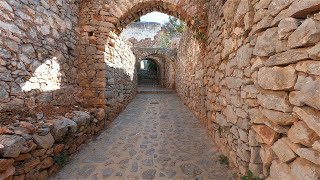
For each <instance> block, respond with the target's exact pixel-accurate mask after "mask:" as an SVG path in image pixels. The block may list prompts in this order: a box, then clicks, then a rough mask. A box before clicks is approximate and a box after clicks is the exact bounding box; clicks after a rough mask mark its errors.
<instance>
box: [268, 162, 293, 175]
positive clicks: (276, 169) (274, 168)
mask: <svg viewBox="0 0 320 180" xmlns="http://www.w3.org/2000/svg"><path fill="white" fill-rule="evenodd" d="M270 179H281V180H292V176H291V170H290V167H289V166H288V164H287V163H283V162H281V161H279V160H273V161H272V164H271V167H270Z"/></svg>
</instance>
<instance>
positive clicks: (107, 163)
mask: <svg viewBox="0 0 320 180" xmlns="http://www.w3.org/2000/svg"><path fill="white" fill-rule="evenodd" d="M169 92H170V91H169ZM75 178H76V179H198V180H200V179H225V180H227V179H235V178H234V177H233V172H232V171H230V170H229V169H228V167H227V166H226V165H221V164H220V163H219V152H218V151H217V149H216V148H215V146H214V145H212V143H211V140H210V138H209V137H207V132H206V130H205V128H203V127H202V126H201V124H200V122H199V121H198V120H197V119H196V118H195V117H194V116H193V115H192V113H191V111H190V110H188V108H187V107H186V106H185V105H183V103H182V102H181V100H180V99H179V97H178V96H177V95H176V94H174V93H168V92H167V93H165V92H164V91H162V93H157V94H156V93H152V94H149V93H144V94H138V95H137V97H136V98H135V99H134V100H133V101H132V102H131V103H130V104H129V105H128V107H127V108H126V109H125V110H124V111H123V112H122V113H121V114H120V115H119V116H118V117H117V118H116V120H115V121H114V122H113V123H112V125H111V127H110V128H108V129H107V130H105V131H103V132H102V133H101V135H100V136H98V137H97V139H96V140H94V141H93V142H90V143H89V144H85V147H84V148H83V149H82V150H81V151H79V152H78V153H76V154H75V155H74V156H73V157H72V158H71V160H70V162H68V164H67V165H66V166H65V167H63V168H62V169H61V171H60V172H59V173H58V174H56V176H55V177H53V178H52V179H75Z"/></svg>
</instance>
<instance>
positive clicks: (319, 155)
mask: <svg viewBox="0 0 320 180" xmlns="http://www.w3.org/2000/svg"><path fill="white" fill-rule="evenodd" d="M297 154H298V155H299V156H300V157H302V158H304V159H307V160H309V161H311V162H313V163H315V164H317V165H320V152H318V151H316V150H314V149H312V148H300V149H297Z"/></svg>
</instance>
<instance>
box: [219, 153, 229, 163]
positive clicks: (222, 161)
mask: <svg viewBox="0 0 320 180" xmlns="http://www.w3.org/2000/svg"><path fill="white" fill-rule="evenodd" d="M219 162H220V164H225V165H229V159H228V157H227V156H225V155H220V156H219Z"/></svg>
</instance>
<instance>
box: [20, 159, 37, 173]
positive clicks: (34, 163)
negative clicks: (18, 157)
mask: <svg viewBox="0 0 320 180" xmlns="http://www.w3.org/2000/svg"><path fill="white" fill-rule="evenodd" d="M38 164H40V159H39V158H35V159H32V160H30V161H28V162H26V163H25V164H24V166H23V169H24V172H26V173H27V172H29V171H31V169H33V168H34V167H36V166H37V165H38Z"/></svg>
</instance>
